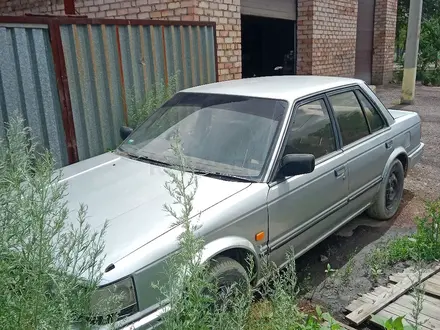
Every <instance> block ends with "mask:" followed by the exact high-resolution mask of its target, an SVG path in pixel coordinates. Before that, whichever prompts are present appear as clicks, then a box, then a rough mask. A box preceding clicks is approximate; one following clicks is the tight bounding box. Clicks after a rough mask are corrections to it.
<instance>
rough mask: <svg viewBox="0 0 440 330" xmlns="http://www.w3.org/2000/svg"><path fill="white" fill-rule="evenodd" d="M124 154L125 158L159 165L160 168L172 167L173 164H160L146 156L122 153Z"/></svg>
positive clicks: (158, 161)
mask: <svg viewBox="0 0 440 330" xmlns="http://www.w3.org/2000/svg"><path fill="white" fill-rule="evenodd" d="M124 153H125V155H126V156H127V157H130V158H131V159H135V160H140V161H143V162H147V163H150V164H154V165H160V166H165V167H173V166H174V165H173V164H169V163H167V162H162V161H160V160H156V159H152V158H150V157H147V156H138V155H136V154H132V153H130V152H126V151H124Z"/></svg>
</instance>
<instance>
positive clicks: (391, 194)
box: [367, 159, 405, 220]
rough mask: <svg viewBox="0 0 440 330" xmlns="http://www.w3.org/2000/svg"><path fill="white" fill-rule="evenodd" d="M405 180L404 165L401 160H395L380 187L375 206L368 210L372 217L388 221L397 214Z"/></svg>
mask: <svg viewBox="0 0 440 330" xmlns="http://www.w3.org/2000/svg"><path fill="white" fill-rule="evenodd" d="M404 178H405V171H404V169H403V165H402V163H401V162H400V160H398V159H395V160H394V161H393V162H392V163H391V166H390V169H389V170H388V173H387V175H386V176H385V178H384V181H383V182H382V184H381V186H380V190H379V193H378V194H377V196H376V199H375V201H374V204H373V205H372V206H370V208H369V209H368V210H367V214H368V215H369V216H370V217H372V218H373V219H377V220H388V219H390V218H392V217H393V216H394V215H395V214H396V213H397V210H398V209H399V206H400V202H401V200H402V196H403V183H404Z"/></svg>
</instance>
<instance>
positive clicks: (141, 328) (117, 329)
mask: <svg viewBox="0 0 440 330" xmlns="http://www.w3.org/2000/svg"><path fill="white" fill-rule="evenodd" d="M167 310H168V306H165V307H163V308H159V309H158V310H156V311H154V312H152V313H149V314H145V315H141V316H140V315H139V314H141V313H136V314H134V315H131V316H129V317H127V318H125V319H122V320H120V321H118V322H116V323H115V324H112V325H94V326H92V327H91V330H152V329H157V328H158V327H159V326H160V324H161V316H162V315H163V314H164V313H166V312H167ZM80 329H82V327H81V325H72V326H71V327H70V329H69V330H80Z"/></svg>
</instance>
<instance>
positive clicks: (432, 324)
mask: <svg viewBox="0 0 440 330" xmlns="http://www.w3.org/2000/svg"><path fill="white" fill-rule="evenodd" d="M384 310H386V311H389V312H393V313H394V314H397V315H400V316H404V317H405V320H407V321H408V322H410V323H411V322H415V320H414V318H413V316H412V315H411V314H412V308H407V307H403V306H401V305H397V304H395V303H392V304H390V305H388V306H386V307H385V309H384ZM419 323H420V324H423V325H424V326H425V327H427V328H428V329H432V330H434V329H440V322H438V321H437V320H434V319H432V318H430V317H427V316H426V315H423V314H420V315H419Z"/></svg>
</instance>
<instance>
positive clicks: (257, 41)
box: [241, 15, 296, 78]
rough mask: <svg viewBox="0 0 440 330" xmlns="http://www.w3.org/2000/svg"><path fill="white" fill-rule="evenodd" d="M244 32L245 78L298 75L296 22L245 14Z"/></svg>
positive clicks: (242, 19)
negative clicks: (296, 72)
mask: <svg viewBox="0 0 440 330" xmlns="http://www.w3.org/2000/svg"><path fill="white" fill-rule="evenodd" d="M241 29H242V33H241V36H242V56H243V63H242V65H243V69H242V70H243V73H242V75H243V78H249V77H254V76H255V77H261V76H272V75H276V74H284V75H286V74H295V63H296V52H295V30H296V22H295V21H293V20H287V19H277V18H267V17H259V16H250V15H242V16H241ZM278 66H281V67H283V69H282V70H279V71H275V70H274V69H275V68H276V67H278Z"/></svg>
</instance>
